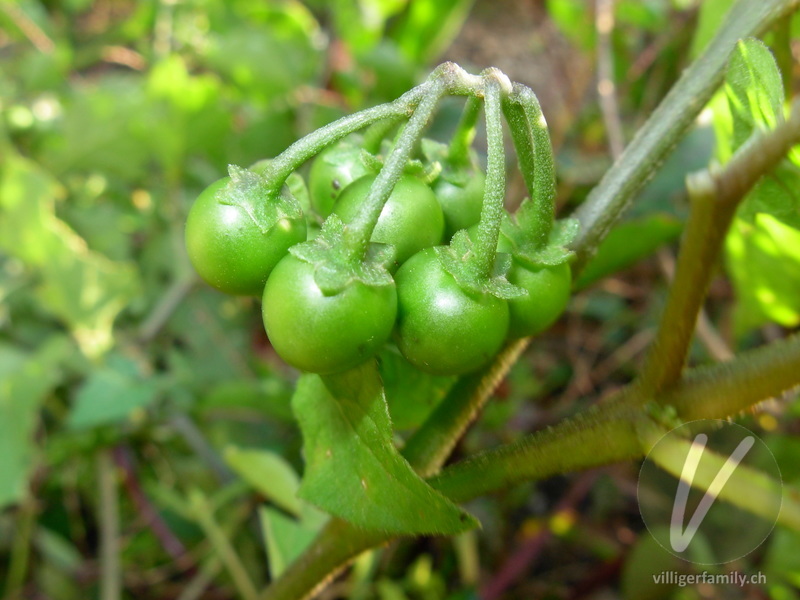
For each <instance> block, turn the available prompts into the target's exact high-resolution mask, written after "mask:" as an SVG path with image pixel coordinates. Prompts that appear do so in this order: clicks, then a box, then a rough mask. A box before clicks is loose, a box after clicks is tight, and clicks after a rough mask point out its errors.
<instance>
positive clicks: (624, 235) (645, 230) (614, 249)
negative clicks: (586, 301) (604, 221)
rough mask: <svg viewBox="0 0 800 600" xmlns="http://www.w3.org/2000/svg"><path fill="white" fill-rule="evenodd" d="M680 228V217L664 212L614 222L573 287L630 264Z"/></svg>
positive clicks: (582, 286) (596, 279)
mask: <svg viewBox="0 0 800 600" xmlns="http://www.w3.org/2000/svg"><path fill="white" fill-rule="evenodd" d="M682 229H683V226H682V225H681V223H680V221H678V220H677V219H675V218H673V217H668V216H666V215H653V216H651V217H645V218H642V219H636V220H633V221H628V222H626V223H622V224H621V225H618V226H617V227H615V228H614V229H613V230H612V231H611V233H609V234H608V236H606V239H604V240H603V243H602V244H600V247H599V248H598V249H597V254H595V255H594V257H593V258H592V260H591V261H589V264H587V265H586V267H585V268H584V269H583V271H581V274H580V276H579V277H578V279H577V280H576V282H575V287H576V288H577V289H581V288H585V287H586V286H588V285H591V284H592V283H594V282H595V281H599V280H600V279H603V278H604V277H606V276H608V275H611V274H612V273H616V272H618V271H621V270H623V269H625V268H627V267H629V266H631V265H633V264H634V263H636V262H637V261H639V260H641V259H642V258H644V257H645V256H649V255H650V254H652V253H653V252H654V251H655V250H656V249H657V248H658V247H659V246H662V245H663V244H666V243H669V242H671V241H673V240H674V239H676V238H677V237H678V235H680V233H681V231H682Z"/></svg>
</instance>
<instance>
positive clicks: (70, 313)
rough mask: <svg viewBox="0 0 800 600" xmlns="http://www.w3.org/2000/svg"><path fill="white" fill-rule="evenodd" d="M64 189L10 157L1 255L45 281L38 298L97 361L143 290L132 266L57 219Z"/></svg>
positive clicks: (0, 199)
mask: <svg viewBox="0 0 800 600" xmlns="http://www.w3.org/2000/svg"><path fill="white" fill-rule="evenodd" d="M60 194H61V188H60V186H59V185H58V184H57V182H55V181H54V180H53V179H52V178H51V177H50V176H49V175H47V174H46V173H45V172H43V171H41V170H40V169H39V168H38V167H37V166H36V165H34V164H33V163H30V162H28V161H26V160H24V159H22V158H19V157H16V156H13V155H10V156H8V157H7V159H6V161H5V164H4V165H3V168H2V171H0V250H4V251H6V252H8V253H9V254H10V255H12V256H16V257H17V258H19V259H20V260H22V261H23V262H24V263H25V264H26V265H27V266H28V267H29V268H31V269H32V270H34V271H35V272H36V273H37V274H38V275H39V276H40V279H41V284H40V285H39V287H38V288H37V289H36V294H35V297H36V299H37V300H38V301H39V303H40V304H41V306H42V307H43V308H45V309H46V310H47V311H48V312H50V313H51V314H53V315H54V316H55V317H57V318H58V319H60V320H61V321H63V322H64V323H65V324H66V325H67V326H68V327H69V328H70V330H71V331H72V334H73V335H74V336H75V338H76V339H77V341H78V343H79V345H80V346H81V349H82V350H83V351H84V352H85V353H86V354H87V355H89V356H97V355H99V354H101V353H103V352H105V351H106V350H107V349H108V348H110V347H111V345H112V343H113V339H112V326H113V323H114V319H115V318H116V316H117V314H118V313H119V312H120V311H121V310H122V309H123V308H125V306H126V305H127V304H128V303H129V302H130V301H131V300H132V299H133V298H134V297H135V296H136V294H137V293H138V290H139V279H138V276H137V271H136V269H135V267H134V266H133V265H132V264H129V263H123V262H116V261H111V260H108V259H107V258H106V257H105V256H102V255H100V254H97V253H95V252H92V251H90V250H89V249H88V248H87V247H86V243H85V241H84V240H83V239H82V238H81V237H80V236H78V235H77V234H76V233H75V232H74V231H73V230H72V229H70V228H69V227H68V226H67V224H66V223H64V222H63V221H61V220H60V219H58V218H57V217H56V215H55V206H54V203H55V199H56V198H57V197H58V196H59V195H60Z"/></svg>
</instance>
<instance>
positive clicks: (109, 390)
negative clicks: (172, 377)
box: [67, 359, 158, 429]
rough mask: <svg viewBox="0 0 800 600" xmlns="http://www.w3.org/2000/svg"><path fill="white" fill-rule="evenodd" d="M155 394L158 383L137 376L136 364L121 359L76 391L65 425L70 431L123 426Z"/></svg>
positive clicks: (91, 376)
mask: <svg viewBox="0 0 800 600" xmlns="http://www.w3.org/2000/svg"><path fill="white" fill-rule="evenodd" d="M132 370H133V372H131V371H132ZM157 394H158V386H157V383H156V382H155V381H154V380H152V379H144V378H143V377H141V376H139V375H138V373H136V367H135V365H134V364H133V363H130V362H129V361H125V360H124V359H123V360H120V361H117V364H115V365H109V366H106V367H102V368H100V369H98V370H96V371H94V372H93V373H92V374H91V375H90V376H89V378H88V379H87V380H86V381H85V382H84V383H83V384H82V385H81V386H80V387H79V388H78V391H77V394H76V397H75V405H74V406H73V407H72V410H71V411H70V414H69V419H68V421H67V423H68V425H69V426H70V427H71V428H72V429H85V428H88V427H96V426H100V425H110V424H115V423H122V422H124V421H126V420H127V419H129V418H130V417H131V416H132V414H133V413H134V412H135V411H137V410H142V409H144V408H145V407H146V406H148V405H149V404H151V403H152V402H154V401H155V400H156V397H157Z"/></svg>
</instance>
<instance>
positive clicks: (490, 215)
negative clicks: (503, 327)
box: [474, 69, 511, 278]
mask: <svg viewBox="0 0 800 600" xmlns="http://www.w3.org/2000/svg"><path fill="white" fill-rule="evenodd" d="M484 79H485V81H486V87H485V90H484V96H485V101H486V109H485V112H486V139H487V145H488V148H489V150H488V153H489V157H488V162H487V165H486V189H485V192H484V196H483V207H482V208H481V220H480V222H479V223H478V240H477V242H476V244H475V255H474V257H475V260H476V266H477V268H478V272H479V273H480V274H481V276H483V277H486V278H488V277H489V276H490V275H491V273H492V269H493V268H494V259H495V254H496V253H497V240H498V238H499V236H500V222H501V221H502V219H503V201H504V200H505V196H506V156H505V147H504V144H503V120H502V115H501V110H500V103H501V98H502V94H503V87H504V84H505V87H507V88H508V91H511V82H510V81H508V78H507V77H506V76H505V75H503V74H502V73H500V72H499V71H497V70H496V69H491V70H489V71H487V72H486V74H485V75H484Z"/></svg>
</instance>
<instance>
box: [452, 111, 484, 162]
mask: <svg viewBox="0 0 800 600" xmlns="http://www.w3.org/2000/svg"><path fill="white" fill-rule="evenodd" d="M480 112H481V101H480V99H479V98H477V97H475V96H470V97H469V98H467V103H466V105H465V106H464V112H463V113H461V120H460V121H459V122H458V126H457V127H456V131H455V133H454V134H453V137H452V139H451V140H450V147H449V148H448V151H447V157H448V159H449V161H450V165H451V166H453V167H467V166H469V165H470V152H469V151H470V148H471V147H472V141H473V140H474V139H475V125H476V123H477V122H478V115H479V114H480Z"/></svg>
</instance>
